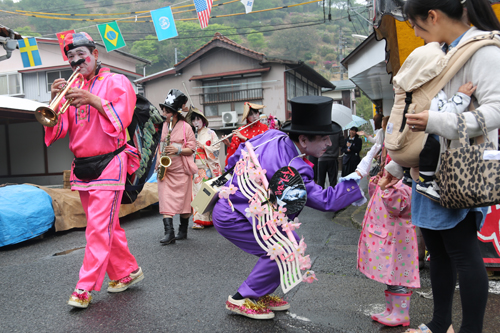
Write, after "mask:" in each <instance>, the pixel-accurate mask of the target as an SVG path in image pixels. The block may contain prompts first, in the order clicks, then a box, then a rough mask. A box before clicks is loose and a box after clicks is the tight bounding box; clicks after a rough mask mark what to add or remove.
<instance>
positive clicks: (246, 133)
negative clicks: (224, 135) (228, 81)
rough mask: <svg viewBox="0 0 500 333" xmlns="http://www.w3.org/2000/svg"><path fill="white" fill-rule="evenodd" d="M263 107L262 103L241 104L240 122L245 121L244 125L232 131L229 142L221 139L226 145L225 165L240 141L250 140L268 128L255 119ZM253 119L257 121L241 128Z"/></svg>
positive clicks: (258, 116)
mask: <svg viewBox="0 0 500 333" xmlns="http://www.w3.org/2000/svg"><path fill="white" fill-rule="evenodd" d="M263 108H264V105H259V104H254V103H249V102H245V105H244V106H243V116H242V117H241V122H245V121H246V125H244V126H242V127H240V128H238V129H237V130H234V131H233V133H234V135H233V138H232V139H231V143H229V139H224V140H223V141H222V142H224V144H225V145H226V147H227V156H226V165H227V161H228V160H229V157H231V155H233V154H234V153H235V152H236V150H237V149H238V147H239V146H240V143H242V142H245V141H247V140H250V139H251V138H253V137H254V136H257V135H259V134H262V133H264V132H265V131H267V130H268V129H269V127H268V126H267V125H266V124H263V123H261V122H260V121H257V120H258V119H259V118H260V113H261V111H260V110H262V109H263ZM255 121H257V122H256V123H255V124H253V125H252V126H248V127H246V128H244V129H242V128H243V127H245V126H247V125H249V124H251V123H253V122H255Z"/></svg>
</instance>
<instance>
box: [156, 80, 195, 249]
mask: <svg viewBox="0 0 500 333" xmlns="http://www.w3.org/2000/svg"><path fill="white" fill-rule="evenodd" d="M187 100H188V98H187V96H186V95H184V93H183V92H182V91H180V90H177V89H171V90H170V91H169V92H168V95H167V97H166V98H165V102H164V103H162V104H160V108H161V109H162V111H163V115H164V116H165V117H166V118H167V120H166V121H165V123H164V124H163V131H162V134H161V144H160V149H158V155H159V156H158V158H157V159H156V160H157V162H156V163H157V165H156V168H157V169H158V164H159V161H160V156H161V155H166V156H168V157H170V159H171V165H170V166H169V167H168V168H166V172H165V176H164V178H163V179H158V199H159V202H160V214H162V215H163V226H164V228H165V236H164V237H163V238H162V239H161V240H160V243H162V244H163V245H169V244H175V241H176V240H182V239H186V238H187V228H188V224H189V217H190V216H191V210H192V209H191V201H192V200H193V194H192V193H193V185H192V182H193V180H192V178H193V175H194V174H196V173H197V172H198V168H197V167H196V164H195V163H194V160H193V156H192V155H193V154H194V152H195V150H196V139H195V137H194V133H193V130H192V128H191V126H190V125H189V124H188V123H187V122H186V121H185V119H184V116H183V115H182V113H181V111H182V110H184V111H188V109H187V107H186V103H187ZM177 214H179V215H180V225H179V232H178V234H177V236H175V232H174V225H173V218H174V215H177Z"/></svg>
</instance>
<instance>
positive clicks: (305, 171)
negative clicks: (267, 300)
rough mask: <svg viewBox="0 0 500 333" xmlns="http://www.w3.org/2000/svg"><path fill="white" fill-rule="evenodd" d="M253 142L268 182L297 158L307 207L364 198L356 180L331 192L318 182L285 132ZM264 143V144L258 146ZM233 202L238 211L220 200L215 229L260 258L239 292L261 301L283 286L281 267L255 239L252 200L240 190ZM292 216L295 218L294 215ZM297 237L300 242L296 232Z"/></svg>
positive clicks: (342, 204)
mask: <svg viewBox="0 0 500 333" xmlns="http://www.w3.org/2000/svg"><path fill="white" fill-rule="evenodd" d="M269 140H271V141H269ZM250 142H251V143H252V145H253V147H254V148H255V147H257V148H255V153H256V154H257V155H258V159H259V163H260V165H261V166H262V169H265V170H267V172H266V177H267V179H268V180H270V179H271V177H272V176H273V175H274V173H275V172H276V171H277V170H278V169H280V168H281V167H284V166H287V165H288V164H289V163H290V161H292V159H293V161H292V162H291V163H290V166H292V167H294V168H295V169H297V170H298V171H299V173H300V175H301V176H302V179H303V180H304V183H305V186H306V190H307V202H306V206H308V207H312V208H314V209H318V210H321V211H338V210H340V209H342V208H344V207H346V206H348V205H350V204H351V203H353V202H355V201H357V200H359V199H361V198H362V195H361V192H360V190H359V187H358V185H357V184H356V182H355V181H352V180H350V181H346V182H342V183H340V184H338V185H337V186H335V187H328V188H327V189H323V188H322V187H321V186H319V185H317V184H316V183H314V180H313V176H314V171H313V169H312V168H311V167H310V166H309V164H307V163H306V162H305V161H304V160H303V159H302V158H295V157H297V156H298V155H299V152H298V150H297V148H296V146H295V144H294V143H293V141H292V140H290V139H289V138H288V136H287V135H286V134H285V133H283V132H281V131H278V130H269V131H267V132H264V133H262V134H261V135H258V136H256V137H254V138H253V139H251V140H250ZM263 143H264V144H263ZM260 144H263V145H262V146H260V147H258V146H259V145H260ZM242 148H244V145H240V147H239V148H238V150H237V151H236V153H235V154H234V155H233V156H231V157H230V158H229V160H228V164H227V166H226V170H227V169H229V168H231V167H232V166H233V165H235V164H236V162H237V161H238V160H239V159H240V154H241V149H242ZM294 158H295V159H294ZM227 185H228V184H227ZM233 185H234V186H236V187H238V181H237V178H236V176H235V177H234V178H233ZM229 199H230V200H231V202H232V203H233V205H234V209H235V211H234V212H233V211H232V210H231V208H230V207H229V204H228V201H227V199H220V200H219V201H218V202H217V204H216V205H215V207H214V210H213V216H212V218H213V222H214V226H215V228H216V229H217V231H218V232H219V233H220V234H221V235H222V236H224V237H225V238H227V239H228V240H229V241H231V242H232V243H233V244H235V245H236V246H238V247H239V248H240V249H242V250H243V251H245V252H248V253H251V254H254V255H256V256H258V257H260V258H259V260H258V261H257V264H256V265H255V267H254V268H253V270H252V272H251V273H250V275H249V276H248V278H247V279H246V280H245V282H243V284H242V285H241V286H240V287H239V288H238V292H239V293H240V294H241V295H242V296H243V297H249V298H259V297H261V296H264V295H267V294H270V293H272V292H274V290H275V289H276V288H277V287H278V286H279V284H280V276H279V270H278V265H277V264H276V263H275V262H274V260H271V259H269V256H268V255H267V253H266V251H265V250H263V249H262V248H261V247H260V246H259V244H258V243H257V241H256V240H255V237H254V234H253V231H252V220H251V217H249V218H247V217H246V216H245V209H246V208H248V206H249V203H248V199H247V198H245V197H244V196H243V194H242V193H241V192H240V191H237V192H236V193H235V194H233V195H231V196H230V197H229ZM297 215H298V214H297ZM290 217H292V218H293V216H290ZM294 235H295V238H296V239H297V240H299V237H298V236H297V234H296V233H295V232H294Z"/></svg>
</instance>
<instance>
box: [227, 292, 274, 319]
mask: <svg viewBox="0 0 500 333" xmlns="http://www.w3.org/2000/svg"><path fill="white" fill-rule="evenodd" d="M226 309H228V310H230V311H233V312H235V313H237V314H240V315H242V316H245V317H248V318H252V319H273V318H274V312H272V311H271V310H270V309H269V308H268V307H266V306H263V305H261V304H258V303H257V302H255V301H254V300H252V299H250V298H244V299H241V300H235V299H233V298H232V297H231V296H229V297H228V298H227V301H226Z"/></svg>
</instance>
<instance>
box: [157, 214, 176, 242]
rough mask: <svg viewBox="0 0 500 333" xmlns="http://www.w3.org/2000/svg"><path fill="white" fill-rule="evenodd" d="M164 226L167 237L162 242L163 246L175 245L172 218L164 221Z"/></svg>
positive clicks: (166, 218)
mask: <svg viewBox="0 0 500 333" xmlns="http://www.w3.org/2000/svg"><path fill="white" fill-rule="evenodd" d="M163 225H164V226H165V237H163V238H162V239H161V240H160V243H162V244H163V245H168V244H175V232H174V220H173V218H171V217H165V218H164V219H163Z"/></svg>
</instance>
